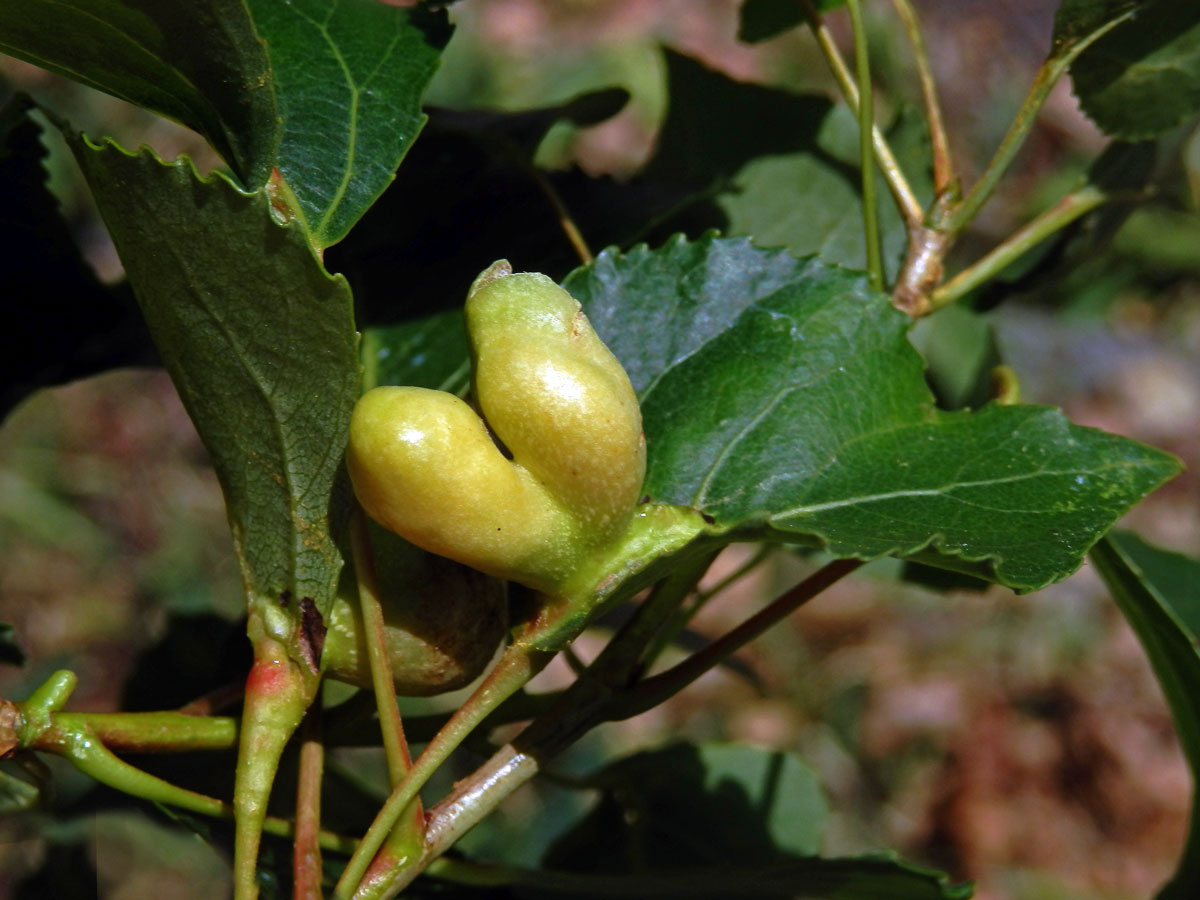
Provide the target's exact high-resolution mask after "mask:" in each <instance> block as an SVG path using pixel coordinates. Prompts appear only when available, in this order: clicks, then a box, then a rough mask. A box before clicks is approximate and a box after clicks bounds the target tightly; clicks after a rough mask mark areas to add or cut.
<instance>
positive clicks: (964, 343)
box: [911, 303, 1000, 409]
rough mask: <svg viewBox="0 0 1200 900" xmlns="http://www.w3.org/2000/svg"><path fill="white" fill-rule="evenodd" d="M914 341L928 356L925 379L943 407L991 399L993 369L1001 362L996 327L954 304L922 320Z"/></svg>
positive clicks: (954, 406)
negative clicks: (995, 332)
mask: <svg viewBox="0 0 1200 900" xmlns="http://www.w3.org/2000/svg"><path fill="white" fill-rule="evenodd" d="M911 336H912V342H913V344H914V345H915V346H916V348H917V350H919V351H920V353H921V356H922V357H924V359H925V365H926V367H927V368H926V372H925V378H926V380H927V381H928V382H929V385H930V387H932V388H933V392H934V395H935V396H936V397H937V401H938V406H940V407H941V408H942V409H963V408H964V407H976V408H978V407H980V406H983V405H984V404H985V403H987V402H988V400H989V399H991V377H990V375H991V370H992V369H993V368H994V367H995V366H997V365H999V364H1000V353H999V350H998V348H997V347H996V336H995V334H994V333H993V331H992V326H991V325H990V324H989V323H988V321H987V320H986V319H985V318H984V317H983V316H981V315H980V314H979V313H977V312H975V311H974V310H972V309H970V308H969V307H967V306H963V305H962V304H958V303H954V304H951V305H950V306H947V307H946V308H945V309H942V310H939V311H938V312H936V313H934V314H933V315H931V316H926V317H925V318H923V319H919V320H918V321H917V323H916V325H914V326H913V330H912V335H911Z"/></svg>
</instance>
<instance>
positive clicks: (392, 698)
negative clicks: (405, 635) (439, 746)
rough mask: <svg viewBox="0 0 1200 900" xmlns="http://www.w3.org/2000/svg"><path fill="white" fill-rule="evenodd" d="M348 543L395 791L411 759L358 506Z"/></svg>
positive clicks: (389, 768)
mask: <svg viewBox="0 0 1200 900" xmlns="http://www.w3.org/2000/svg"><path fill="white" fill-rule="evenodd" d="M350 543H351V546H352V547H353V551H354V574H355V577H356V578H357V579H358V599H359V605H360V608H361V609H362V621H363V635H364V641H365V643H366V646H367V660H368V662H369V664H370V667H371V686H372V687H373V688H374V690H375V706H376V709H377V710H378V713H379V728H380V730H381V731H382V733H383V749H384V754H385V756H386V758H387V766H388V777H389V779H390V781H391V785H392V787H395V786H396V785H397V784H399V783H400V781H401V779H403V778H404V776H405V774H407V772H408V770H409V769H410V768H411V767H412V757H411V756H410V755H409V752H408V742H407V741H406V740H405V739H404V725H403V723H402V722H401V721H400V710H399V708H398V707H397V706H396V682H395V679H393V677H392V665H391V662H390V660H389V657H388V650H387V632H386V629H385V625H384V621H383V608H382V607H381V606H380V603H379V583H378V580H377V579H376V577H375V560H374V557H373V555H372V553H371V544H370V541H369V539H368V537H367V522H366V518H365V516H364V515H363V511H362V508H361V507H358V506H356V508H355V510H354V513H353V515H352V516H351V518H350Z"/></svg>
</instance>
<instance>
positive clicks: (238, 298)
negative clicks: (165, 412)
mask: <svg viewBox="0 0 1200 900" xmlns="http://www.w3.org/2000/svg"><path fill="white" fill-rule="evenodd" d="M68 137H69V139H70V140H71V142H72V147H73V149H74V150H75V153H76V156H77V157H78V159H79V161H80V165H81V166H82V168H83V170H84V173H85V175H86V176H87V179H88V183H89V184H90V186H91V188H92V191H93V193H94V195H95V197H96V200H97V203H98V205H99V207H100V210H101V213H102V214H103V216H104V218H105V221H106V223H107V224H108V227H109V229H110V231H111V233H112V236H113V240H114V242H115V243H116V245H117V248H118V250H119V251H120V253H121V259H122V262H123V263H124V264H125V268H126V272H127V273H128V276H129V280H130V282H131V284H132V285H133V286H134V289H135V292H136V293H137V297H138V302H139V304H140V305H141V307H142V311H143V313H144V315H145V317H146V321H147V322H148V323H149V326H150V330H151V333H152V334H153V337H154V340H155V343H156V345H157V346H158V348H159V351H160V352H161V354H162V357H163V360H164V362H165V364H166V366H167V369H168V370H169V371H170V373H171V376H172V378H173V379H174V381H175V384H176V387H177V388H178V389H179V393H180V395H181V397H182V398H183V402H184V404H185V405H186V406H187V409H188V412H189V414H190V415H191V417H192V420H193V421H194V422H195V424H196V427H197V430H198V431H199V432H200V436H201V438H202V439H203V441H204V443H205V446H206V447H208V450H209V453H210V454H211V455H212V459H213V465H214V467H215V469H216V471H217V475H218V478H219V479H220V481H221V485H222V488H223V489H224V492H225V499H226V506H227V511H228V515H229V520H230V525H231V527H232V530H233V535H234V543H235V548H236V550H237V553H238V557H239V561H240V563H241V566H242V572H243V577H244V579H245V582H246V585H247V588H248V590H249V592H250V594H251V596H252V597H259V598H263V599H265V600H266V601H268V602H278V601H279V600H280V599H285V600H286V599H289V598H294V599H295V601H297V602H299V601H300V600H301V598H303V597H310V598H312V599H313V600H314V601H315V602H316V603H317V605H318V608H320V609H321V612H322V613H325V612H327V609H328V604H329V603H331V602H332V598H333V593H334V588H335V586H336V583H337V576H338V572H339V570H340V568H341V556H340V555H339V552H338V550H337V548H336V546H335V545H334V543H333V539H332V536H331V530H332V528H333V527H334V526H335V524H336V520H337V518H338V516H339V514H340V512H341V509H340V506H339V504H340V503H344V502H345V500H346V497H345V495H344V491H342V490H341V489H340V487H339V485H340V478H341V476H340V475H339V472H340V469H341V460H342V454H343V451H344V448H345V444H346V435H347V428H348V423H349V417H350V410H351V409H352V407H353V404H354V401H355V400H356V399H357V396H358V369H357V358H356V351H357V347H356V340H355V333H354V320H353V310H352V303H351V297H350V291H349V288H348V287H347V286H346V284H345V282H344V280H343V279H341V278H340V277H330V276H329V275H328V274H327V273H326V272H325V270H324V269H323V268H322V267H321V265H320V263H319V262H318V261H317V259H316V257H315V256H314V255H313V252H312V249H311V247H310V245H309V244H308V241H307V239H306V237H305V235H304V234H303V232H301V231H300V229H298V228H295V227H283V226H281V225H279V224H278V223H277V222H276V221H275V220H274V218H273V217H272V215H271V212H270V203H269V201H268V199H267V197H266V195H265V193H263V192H257V193H254V194H247V193H244V192H242V191H240V190H238V189H237V188H235V187H234V186H233V185H232V184H231V183H229V182H228V181H226V180H225V179H223V178H221V177H220V176H214V177H213V178H211V179H209V180H207V181H205V180H201V179H199V178H197V177H196V174H195V172H194V170H193V169H192V167H191V166H190V165H189V164H188V163H187V161H186V160H183V161H180V162H177V163H172V164H164V163H162V162H161V161H159V160H158V159H157V158H155V157H154V156H153V155H151V154H150V153H149V152H142V153H139V154H128V153H126V152H125V151H123V150H121V149H120V148H119V147H117V146H115V145H113V144H111V143H110V144H105V145H103V146H100V147H97V146H95V145H92V144H90V143H88V142H87V141H86V139H80V138H77V137H71V136H68ZM331 497H332V498H333V499H332V500H331Z"/></svg>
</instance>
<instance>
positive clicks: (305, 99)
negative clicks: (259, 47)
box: [248, 0, 450, 247]
mask: <svg viewBox="0 0 1200 900" xmlns="http://www.w3.org/2000/svg"><path fill="white" fill-rule="evenodd" d="M248 5H249V6H250V9H251V11H252V12H253V15H254V23H255V25H256V26H257V27H258V31H259V33H260V34H261V35H262V36H263V38H264V39H265V40H266V42H267V52H268V53H269V54H270V58H271V74H272V78H273V81H274V84H275V89H276V92H277V95H278V98H279V113H280V115H281V116H282V118H283V140H282V143H281V144H280V147H279V157H278V162H277V166H278V167H279V170H280V171H281V172H282V173H283V176H284V178H285V180H286V181H287V182H288V185H289V186H290V187H291V189H292V191H293V192H294V193H295V195H296V198H297V200H298V201H299V204H300V212H301V214H302V216H303V217H304V219H305V220H306V223H307V226H308V229H309V231H310V232H311V233H312V235H313V238H314V240H315V241H316V242H317V243H318V244H319V245H320V246H322V247H327V246H329V245H330V244H334V243H336V242H337V241H339V240H341V239H342V238H343V237H345V236H346V233H347V232H348V231H349V230H350V228H351V227H352V226H353V225H354V223H355V222H357V221H358V219H359V217H360V216H362V214H363V213H364V212H366V210H367V208H368V207H370V205H371V204H372V203H374V202H375V199H376V198H377V197H378V196H379V195H380V194H381V193H382V192H383V189H384V188H386V187H387V186H388V183H389V182H390V181H391V180H392V178H393V177H394V175H395V172H396V167H397V166H398V165H400V161H401V160H402V159H403V158H404V154H405V153H406V152H408V148H409V147H410V146H411V145H412V142H413V141H414V140H415V139H416V137H417V134H418V133H419V132H420V130H421V126H422V125H423V124H424V123H425V116H424V114H423V113H422V112H421V95H422V94H423V93H424V91H425V88H426V86H427V85H428V84H429V80H430V79H431V78H432V77H433V73H434V72H435V71H436V69H437V67H438V64H439V62H440V60H441V53H442V48H443V47H445V45H446V41H448V40H449V39H450V26H449V24H448V23H447V19H446V14H445V12H444V11H443V12H431V11H429V10H428V9H427V8H425V7H416V8H408V9H401V8H398V7H395V6H390V5H387V4H384V3H380V2H378V0H344V2H340V3H329V2H327V0H292V2H288V3H280V2H279V0H249V3H248Z"/></svg>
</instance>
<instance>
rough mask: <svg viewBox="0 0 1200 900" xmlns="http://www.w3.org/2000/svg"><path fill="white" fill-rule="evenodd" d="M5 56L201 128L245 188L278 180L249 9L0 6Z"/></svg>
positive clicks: (230, 4)
mask: <svg viewBox="0 0 1200 900" xmlns="http://www.w3.org/2000/svg"><path fill="white" fill-rule="evenodd" d="M0 52H4V53H9V54H11V55H13V56H15V57H17V58H19V59H23V60H25V61H27V62H31V63H33V64H34V65H38V66H42V67H43V68H46V69H49V70H50V71H52V72H57V73H58V74H60V75H65V76H67V77H68V78H73V79H75V80H76V81H79V82H81V83H83V84H86V85H88V86H89V87H94V88H97V89H98V90H101V91H104V92H106V93H109V94H112V95H113V96H114V97H120V98H121V99H122V100H127V101H129V102H130V103H133V104H136V105H138V106H144V107H146V108H147V109H151V110H154V111H155V112H158V113H161V114H162V115H164V116H168V117H170V118H172V119H175V120H176V121H179V122H182V123H183V124H184V125H187V126H189V127H191V128H194V129H195V130H196V131H198V132H200V133H201V134H203V135H204V136H205V137H206V138H208V140H209V142H210V143H211V144H212V145H213V147H214V148H215V149H216V150H217V152H218V153H220V154H221V155H222V156H223V157H224V158H225V160H226V162H228V163H229V164H230V166H232V167H233V169H234V171H235V172H237V173H238V175H239V176H240V177H241V179H242V181H243V183H244V184H246V185H249V186H251V187H258V186H259V185H261V184H263V183H265V182H266V180H267V177H268V176H269V175H270V173H271V166H272V164H273V162H274V158H275V150H276V147H277V146H278V143H279V130H278V129H279V124H278V120H277V116H276V111H275V97H274V93H273V91H272V86H271V78H270V66H269V64H268V62H267V55H266V53H265V52H264V50H263V46H262V43H261V42H260V41H259V39H258V35H257V34H256V33H255V31H254V26H253V24H252V23H251V21H250V16H249V14H248V13H247V12H246V7H245V5H244V4H243V3H242V2H241V0H208V2H204V3H196V2H194V0H20V2H6V3H0Z"/></svg>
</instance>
